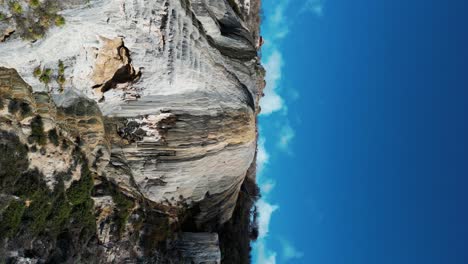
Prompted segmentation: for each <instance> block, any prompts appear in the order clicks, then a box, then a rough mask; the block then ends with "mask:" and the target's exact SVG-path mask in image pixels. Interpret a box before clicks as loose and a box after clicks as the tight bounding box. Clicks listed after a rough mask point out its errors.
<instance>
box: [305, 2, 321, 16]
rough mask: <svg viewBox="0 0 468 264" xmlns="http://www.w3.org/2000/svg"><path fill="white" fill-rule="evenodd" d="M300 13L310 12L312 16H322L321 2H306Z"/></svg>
mask: <svg viewBox="0 0 468 264" xmlns="http://www.w3.org/2000/svg"><path fill="white" fill-rule="evenodd" d="M301 11H302V12H312V13H313V14H314V15H316V16H318V17H321V16H323V0H307V1H306V2H305V4H304V6H303V7H302V10H301Z"/></svg>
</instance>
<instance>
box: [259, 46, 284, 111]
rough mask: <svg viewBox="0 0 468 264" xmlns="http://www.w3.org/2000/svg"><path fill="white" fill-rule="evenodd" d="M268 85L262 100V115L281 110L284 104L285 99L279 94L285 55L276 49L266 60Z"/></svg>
mask: <svg viewBox="0 0 468 264" xmlns="http://www.w3.org/2000/svg"><path fill="white" fill-rule="evenodd" d="M264 65H265V70H266V78H265V79H266V87H265V91H264V93H265V96H264V97H263V98H262V100H261V101H260V107H261V108H262V112H261V114H262V115H269V114H271V113H273V112H276V111H278V110H281V109H282V108H283V106H284V100H283V98H281V96H280V95H279V94H278V86H279V82H280V81H281V69H282V67H283V56H282V55H281V53H280V52H279V51H278V50H277V49H275V50H273V52H272V53H271V54H270V56H268V58H267V59H266V61H265V64H264Z"/></svg>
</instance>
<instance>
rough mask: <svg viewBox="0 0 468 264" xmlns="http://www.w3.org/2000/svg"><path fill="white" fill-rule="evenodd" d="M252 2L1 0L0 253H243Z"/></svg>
mask: <svg viewBox="0 0 468 264" xmlns="http://www.w3.org/2000/svg"><path fill="white" fill-rule="evenodd" d="M259 8H260V2H259V0H250V1H249V0H229V1H228V0H190V1H189V0H139V1H134V0H119V1H115V0H100V1H93V0H91V1H89V0H63V1H60V2H56V1H49V0H40V1H21V0H19V1H13V2H8V3H6V2H5V3H0V14H1V15H2V17H3V19H0V33H1V31H4V32H5V33H4V34H3V36H2V35H1V34H0V40H1V42H0V134H1V138H0V147H1V150H2V153H1V154H0V161H1V162H0V171H1V172H0V177H1V179H0V180H1V183H2V185H1V186H0V195H2V197H5V199H2V200H3V201H2V204H1V206H0V215H1V216H0V221H1V225H2V226H4V230H3V231H4V232H3V235H2V236H1V239H2V241H1V244H0V246H1V250H0V260H6V261H12V262H15V261H16V262H18V261H19V262H21V261H29V262H31V263H43V262H49V263H63V262H69V263H73V262H76V261H78V262H89V263H94V262H96V263H123V262H125V263H140V262H141V263H220V262H223V263H247V262H248V259H249V257H248V252H247V253H245V251H242V252H243V253H242V254H241V255H243V257H242V258H239V257H236V258H234V257H231V255H235V254H237V255H239V253H235V251H236V250H237V249H232V248H230V244H229V243H228V242H226V239H229V237H230V234H232V233H234V229H236V228H238V229H236V231H238V233H239V234H244V235H245V236H246V237H249V235H250V236H251V233H252V228H253V229H254V227H255V225H254V224H253V223H250V219H251V213H252V210H251V208H252V206H253V201H255V199H256V198H257V196H258V190H257V188H256V187H255V156H256V145H257V122H256V116H257V114H258V113H259V111H260V108H259V99H260V97H261V95H262V89H263V87H264V81H263V79H264V71H263V68H262V66H261V65H260V59H259V56H258V49H259V43H260V42H261V41H260V36H259V12H260V10H259ZM30 181H32V182H33V183H34V184H33V185H32V186H35V187H34V188H32V189H31V188H30V189H31V190H28V191H24V189H25V187H27V186H25V185H26V184H27V183H29V182H30ZM33 209H34V210H38V211H41V212H42V215H43V216H42V218H41V219H39V220H40V221H38V220H37V219H33V217H32V215H33V212H35V211H34V210H33ZM58 216H59V219H57V217H58ZM234 223H237V224H234ZM52 230H53V231H52ZM218 237H219V240H218ZM242 241H244V240H243V239H242ZM249 241H250V238H249V239H247V240H245V241H244V242H242V243H243V244H244V245H243V247H247V248H248V243H249ZM220 244H221V246H220ZM236 248H237V246H236ZM234 261H235V262H234Z"/></svg>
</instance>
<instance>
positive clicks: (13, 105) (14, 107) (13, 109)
mask: <svg viewBox="0 0 468 264" xmlns="http://www.w3.org/2000/svg"><path fill="white" fill-rule="evenodd" d="M19 109H20V107H19V102H18V101H17V100H16V99H14V98H13V99H11V101H10V102H9V103H8V112H10V113H11V114H16V113H17V112H18V110H19Z"/></svg>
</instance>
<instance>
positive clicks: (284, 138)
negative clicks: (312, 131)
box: [278, 122, 296, 153]
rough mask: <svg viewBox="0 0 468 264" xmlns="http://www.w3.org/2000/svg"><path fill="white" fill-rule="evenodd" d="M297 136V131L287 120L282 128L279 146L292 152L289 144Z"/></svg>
mask: <svg viewBox="0 0 468 264" xmlns="http://www.w3.org/2000/svg"><path fill="white" fill-rule="evenodd" d="M295 136H296V132H295V131H294V129H293V128H292V127H291V125H290V124H289V122H287V123H286V124H284V125H283V127H282V128H281V131H280V137H279V141H278V147H279V148H280V149H282V150H284V151H287V152H288V153H290V148H289V144H290V143H291V141H292V140H293V139H294V137H295Z"/></svg>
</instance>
